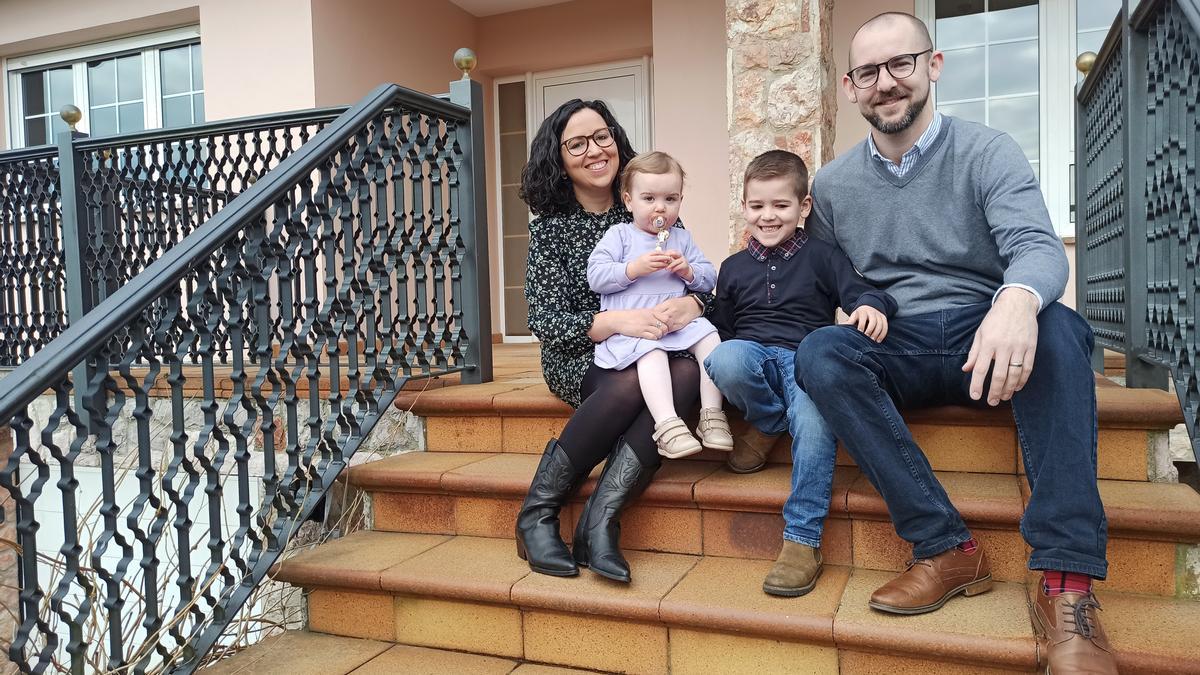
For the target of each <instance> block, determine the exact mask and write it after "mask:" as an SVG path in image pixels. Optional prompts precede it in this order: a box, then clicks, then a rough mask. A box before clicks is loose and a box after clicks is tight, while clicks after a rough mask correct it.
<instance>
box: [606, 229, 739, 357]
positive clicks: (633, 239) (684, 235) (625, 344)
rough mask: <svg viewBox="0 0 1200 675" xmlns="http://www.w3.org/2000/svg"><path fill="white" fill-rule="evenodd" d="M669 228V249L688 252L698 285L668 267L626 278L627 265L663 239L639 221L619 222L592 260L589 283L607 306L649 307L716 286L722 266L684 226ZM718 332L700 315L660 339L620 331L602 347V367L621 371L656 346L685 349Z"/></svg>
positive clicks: (664, 247)
mask: <svg viewBox="0 0 1200 675" xmlns="http://www.w3.org/2000/svg"><path fill="white" fill-rule="evenodd" d="M669 231H670V233H671V234H670V237H669V238H668V239H667V242H666V243H665V244H664V245H663V250H664V251H666V250H672V249H674V250H676V251H680V252H682V253H683V255H684V257H685V258H687V261H688V264H690V265H691V266H692V283H690V284H689V283H686V282H685V281H684V280H683V279H681V278H679V277H678V276H676V275H675V273H673V272H668V271H667V270H659V271H657V272H654V273H653V274H650V275H647V276H644V277H639V278H637V279H635V280H633V281H630V280H629V277H627V276H625V264H626V263H627V262H629V261H630V260H633V259H634V258H637V257H638V256H640V255H642V254H644V253H648V252H650V251H653V250H654V247H655V245H656V244H657V243H658V240H657V238H656V237H655V235H653V234H650V233H648V232H644V231H642V230H639V229H638V227H637V226H636V225H634V224H633V223H620V224H618V225H613V226H612V227H610V228H609V229H608V232H605V233H604V237H603V238H601V239H600V243H598V244H596V248H595V249H594V250H593V251H592V255H591V256H590V257H589V258H588V266H587V278H588V285H590V286H591V287H592V290H593V291H595V292H597V293H599V294H600V309H601V310H609V309H647V308H650V307H654V306H655V305H657V304H658V303H660V302H662V301H663V300H670V299H671V298H678V297H680V296H682V295H684V294H685V293H686V292H687V291H689V290H690V291H696V292H699V293H706V292H708V291H711V290H712V289H713V286H715V285H716V279H717V270H716V268H715V267H713V264H712V263H710V262H709V261H708V259H707V258H705V257H704V254H703V253H701V252H700V248H699V247H698V246H696V243H695V242H693V241H692V236H691V235H690V234H689V233H688V231H687V230H685V229H683V228H682V227H672V228H670V230H669ZM716 331H717V329H716V327H714V326H713V325H712V324H711V323H709V321H708V319H705V318H703V317H700V318H697V319H693V320H692V322H691V323H689V324H688V325H686V326H684V327H683V328H680V329H679V330H677V331H675V332H673V333H667V334H666V335H664V336H662V339H660V340H649V339H645V338H635V337H629V336H627V335H620V334H616V335H613V336H612V337H610V338H608V339H607V340H605V341H604V342H601V343H600V344H598V345H596V365H597V366H600V367H601V368H608V369H611V370H621V369H623V368H625V367H627V366H628V365H629V364H631V363H634V362H635V361H637V360H638V359H640V358H641V357H642V356H643V355H645V354H647V353H648V352H651V351H653V350H655V349H662V350H664V351H668V352H677V351H683V350H685V349H687V348H688V347H691V346H692V345H694V344H696V343H697V342H699V341H700V339H701V338H703V337H704V336H706V335H708V334H709V333H715V332H716Z"/></svg>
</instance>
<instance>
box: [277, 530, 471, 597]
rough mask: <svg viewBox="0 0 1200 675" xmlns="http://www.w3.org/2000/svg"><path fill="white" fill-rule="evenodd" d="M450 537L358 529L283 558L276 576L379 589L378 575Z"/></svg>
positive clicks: (309, 582)
mask: <svg viewBox="0 0 1200 675" xmlns="http://www.w3.org/2000/svg"><path fill="white" fill-rule="evenodd" d="M448 539H449V538H448V537H443V536H436V535H427V534H416V535H413V534H394V533H391V532H355V533H353V534H349V535H346V536H345V537H342V538H341V539H334V540H332V541H328V542H325V543H323V544H321V545H320V546H317V547H316V548H313V549H310V550H308V551H305V552H304V553H301V554H300V555H296V556H293V557H291V558H288V559H287V560H284V561H283V562H282V563H280V564H279V565H278V566H277V567H276V573H275V578H276V579H278V580H279V581H286V582H288V583H290V584H295V585H297V586H307V585H320V586H341V587H345V588H356V589H374V590H378V589H379V588H381V587H380V585H379V575H380V574H381V573H382V572H383V571H384V570H386V569H388V568H389V567H393V566H395V565H398V564H400V563H402V562H404V561H405V560H408V559H409V558H411V557H413V556H415V555H418V554H420V553H423V552H425V551H427V550H429V549H431V548H433V547H434V546H437V545H439V544H442V543H445V542H446V541H447V540H448Z"/></svg>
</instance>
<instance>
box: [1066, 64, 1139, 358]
mask: <svg viewBox="0 0 1200 675" xmlns="http://www.w3.org/2000/svg"><path fill="white" fill-rule="evenodd" d="M1080 86H1081V85H1076V86H1075V94H1076V95H1075V185H1074V186H1073V189H1074V190H1075V311H1076V312H1079V315H1080V316H1082V317H1083V319H1084V321H1087V318H1088V276H1089V275H1091V274H1092V272H1093V270H1092V265H1091V264H1090V263H1091V262H1092V256H1090V255H1088V239H1089V233H1088V227H1087V224H1088V223H1087V205H1088V200H1087V190H1088V182H1087V181H1088V171H1087V169H1088V159H1087V142H1086V138H1087V106H1085V105H1084V104H1083V103H1081V102H1080V101H1079V96H1078V94H1079V89H1080ZM1126 283H1128V279H1126ZM1126 295H1128V293H1126ZM1088 323H1089V324H1090V323H1091V322H1090V321H1089V322H1088ZM1092 370H1094V371H1095V372H1097V373H1100V374H1104V345H1102V344H1100V342H1099V341H1096V343H1095V344H1094V345H1093V346H1092Z"/></svg>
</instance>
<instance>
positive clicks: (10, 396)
mask: <svg viewBox="0 0 1200 675" xmlns="http://www.w3.org/2000/svg"><path fill="white" fill-rule="evenodd" d="M421 96H422V95H421V94H420V93H419V92H415V91H412V90H411V89H405V88H404V87H401V86H399V85H395V84H389V85H380V86H379V87H376V88H375V90H374V91H372V92H371V93H370V94H367V96H366V97H364V98H363V99H362V100H361V101H359V102H358V103H357V104H355V105H354V106H353V107H351V108H349V109H347V110H346V112H344V113H342V114H341V115H339V116H338V117H337V118H336V119H335V120H334V121H333V122H331V123H330V124H329V126H328V127H326V128H325V129H324V130H322V131H321V132H319V133H318V134H317V136H316V137H315V138H313V140H312V141H310V142H309V143H307V144H305V145H304V147H302V148H301V149H300V150H299V151H297V152H296V153H294V154H292V155H291V156H290V157H288V158H287V159H285V160H283V162H281V163H280V164H279V166H278V167H276V169H275V170H274V171H271V172H269V173H268V174H267V175H266V177H264V178H263V179H262V180H260V181H258V182H257V183H255V185H254V186H253V187H251V188H250V189H249V190H247V191H245V192H243V193H242V194H240V195H238V196H237V197H236V198H234V200H233V201H232V202H230V203H229V205H228V206H226V207H225V208H223V209H221V210H220V211H218V212H217V215H215V216H214V217H213V218H212V219H210V220H209V221H208V222H207V223H206V224H205V225H203V226H202V227H201V228H200V229H198V230H196V231H195V232H193V233H192V234H190V235H188V236H187V237H186V238H185V239H184V240H183V241H181V242H179V244H177V245H176V246H174V247H173V248H172V249H171V250H169V251H167V253H166V255H164V256H163V257H161V258H159V259H158V260H157V261H155V262H153V263H151V264H150V266H149V267H147V268H146V270H145V272H143V273H142V274H139V275H138V276H137V277H135V278H134V280H133V281H130V282H129V283H128V284H126V285H124V286H122V287H121V288H120V289H119V290H117V291H116V292H115V293H114V294H113V295H111V296H109V297H108V299H107V300H105V301H103V302H102V303H100V304H99V305H97V306H96V308H95V309H94V310H93V311H92V312H90V313H89V318H90V319H91V320H89V321H87V322H81V323H78V324H73V325H71V326H70V327H68V328H67V329H66V330H65V331H63V334H62V335H60V336H59V337H57V338H55V339H54V340H53V341H51V342H50V344H49V345H47V346H46V347H45V348H44V349H42V350H40V351H39V352H38V353H37V354H34V355H33V356H32V357H31V358H30V359H29V360H27V361H25V363H23V364H21V365H20V366H18V367H17V369H15V370H14V371H13V372H12V375H11V376H10V377H6V378H4V379H3V380H0V420H4V419H9V418H11V417H12V416H13V415H14V414H16V413H17V411H18V410H20V409H22V408H24V407H25V406H27V405H29V403H30V402H31V401H33V400H34V399H35V398H37V397H38V396H40V395H42V394H43V393H45V392H46V391H47V390H48V389H50V387H51V385H53V383H54V382H55V381H56V379H57V378H59V377H61V374H62V373H63V372H64V371H66V370H70V369H71V367H72V366H74V365H75V364H76V363H78V362H79V361H80V360H81V359H83V358H84V357H85V356H87V354H88V353H89V352H90V351H92V350H93V349H94V348H95V346H96V345H97V344H98V343H100V342H102V341H104V340H108V339H110V338H111V337H112V336H114V335H116V334H117V332H118V331H120V330H121V328H123V327H124V326H126V325H127V324H128V323H129V322H130V321H131V320H132V319H133V318H134V317H136V316H138V315H139V314H140V313H141V312H142V310H143V308H144V307H145V306H146V304H147V303H149V302H150V301H152V300H154V299H155V298H156V297H158V296H159V295H161V294H162V293H163V291H165V290H166V289H168V288H171V287H172V286H173V285H177V284H178V283H179V282H180V280H181V279H182V278H183V277H184V275H186V274H187V272H188V270H189V265H188V261H190V260H193V259H199V258H205V257H208V256H210V255H212V254H213V252H215V251H216V250H217V249H219V248H220V247H221V245H222V244H223V243H225V242H226V241H228V240H229V239H230V238H231V237H233V236H235V235H237V234H238V232H239V231H240V230H241V227H242V225H243V223H244V222H245V219H246V218H247V217H249V216H250V215H253V214H256V213H259V212H261V211H262V210H263V209H265V208H266V207H268V206H270V205H272V204H273V203H275V201H277V200H278V199H279V198H280V197H281V196H283V194H284V193H285V192H286V191H287V190H288V189H289V187H290V185H291V183H293V182H294V181H295V179H296V177H297V176H300V175H304V174H307V173H310V172H312V171H313V170H314V169H316V168H317V167H318V166H319V165H320V164H321V162H322V161H323V160H324V158H325V157H326V156H327V155H328V154H329V153H330V152H332V151H333V150H334V149H336V148H337V147H338V146H339V145H340V144H342V143H345V142H346V140H347V139H348V138H349V137H350V135H352V134H353V132H354V130H356V129H358V128H359V127H360V126H362V125H364V124H366V123H367V122H368V121H370V120H372V119H374V118H375V117H377V116H378V115H379V114H381V113H382V112H383V111H384V110H386V109H388V108H389V107H391V106H392V105H393V102H401V103H403V102H409V103H410V104H413V103H419V102H421V101H422V99H421V98H418V97H421ZM439 108H440V109H439V110H436V111H435V112H439V113H441V114H443V115H446V116H447V117H452V118H453V119H456V120H459V121H465V120H467V119H469V117H470V114H471V111H470V110H468V109H466V108H463V107H462V106H457V105H454V104H451V103H444V104H443V105H442V106H439ZM160 138H161V136H160V135H159V134H147V135H145V136H142V137H140V138H139V139H138V140H142V141H146V140H150V141H153V140H158V139H160ZM97 147H103V144H101V145H100V146H97Z"/></svg>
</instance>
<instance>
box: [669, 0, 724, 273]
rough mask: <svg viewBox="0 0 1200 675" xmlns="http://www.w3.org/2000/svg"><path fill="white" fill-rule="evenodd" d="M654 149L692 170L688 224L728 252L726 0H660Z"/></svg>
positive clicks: (699, 239) (702, 241) (713, 248)
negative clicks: (666, 153) (667, 153)
mask: <svg viewBox="0 0 1200 675" xmlns="http://www.w3.org/2000/svg"><path fill="white" fill-rule="evenodd" d="M653 17H654V18H653V22H654V61H653V82H654V97H653V98H654V100H653V103H654V147H655V149H658V150H662V151H664V152H669V153H671V154H672V155H674V156H675V157H676V158H677V159H678V160H679V162H680V163H681V164H683V168H684V170H685V171H686V172H687V174H688V180H687V186H686V188H685V190H684V199H683V210H682V213H681V214H680V215H681V217H682V218H683V222H685V223H687V225H688V229H690V230H691V231H692V233H693V236H694V237H695V239H696V243H697V244H699V246H700V248H701V250H703V251H704V254H705V255H706V256H708V258H709V259H710V260H712V261H713V262H714V263H716V264H718V265H719V264H720V263H721V261H722V260H724V258H725V256H727V255H728V254H729V251H730V248H729V246H730V242H729V237H728V235H727V233H728V231H729V223H727V222H726V220H727V217H726V213H727V212H728V210H729V208H728V207H729V205H728V203H727V201H728V197H727V194H728V185H729V125H728V122H727V120H726V113H725V111H726V102H725V100H726V67H725V3H724V1H723V0H654V15H653Z"/></svg>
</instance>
